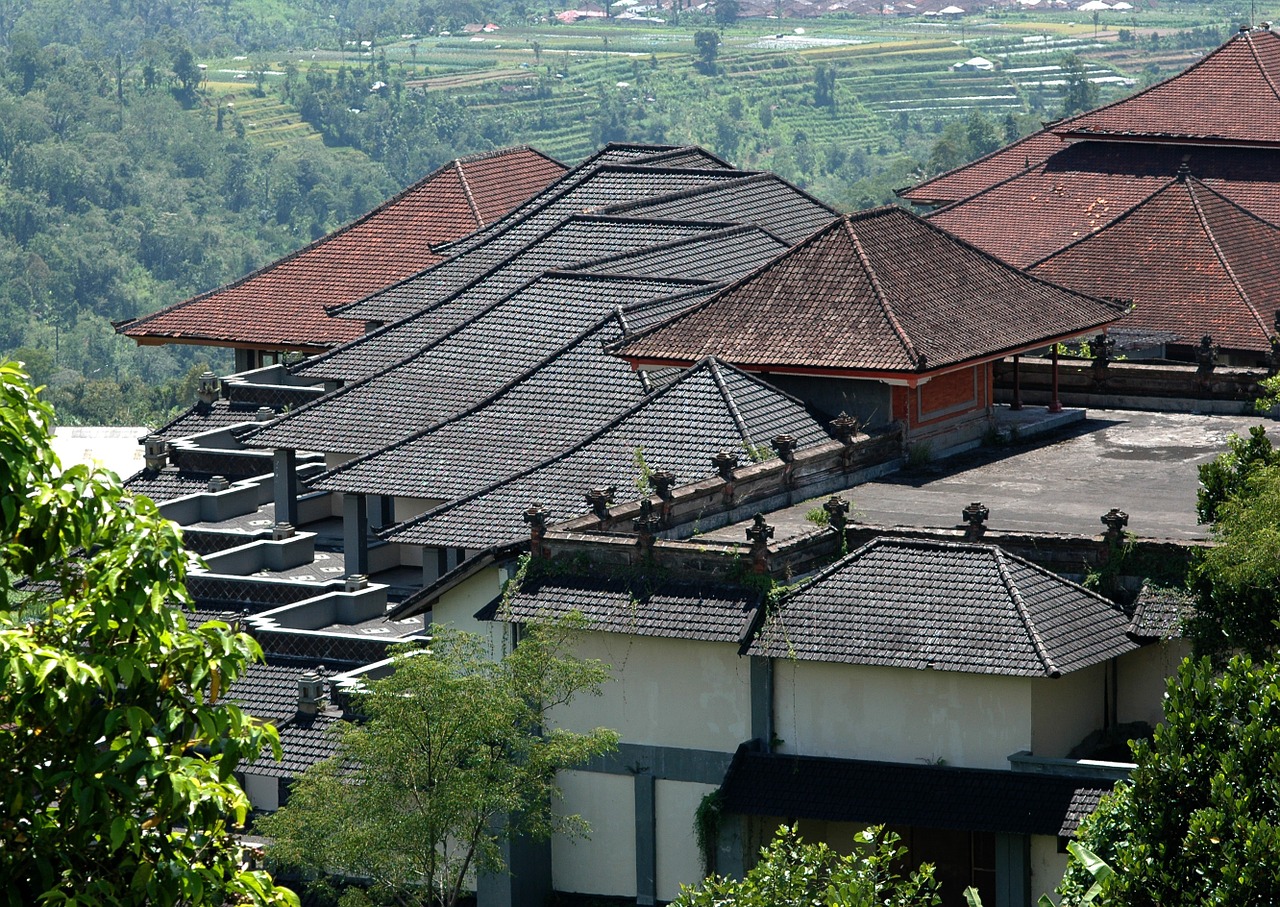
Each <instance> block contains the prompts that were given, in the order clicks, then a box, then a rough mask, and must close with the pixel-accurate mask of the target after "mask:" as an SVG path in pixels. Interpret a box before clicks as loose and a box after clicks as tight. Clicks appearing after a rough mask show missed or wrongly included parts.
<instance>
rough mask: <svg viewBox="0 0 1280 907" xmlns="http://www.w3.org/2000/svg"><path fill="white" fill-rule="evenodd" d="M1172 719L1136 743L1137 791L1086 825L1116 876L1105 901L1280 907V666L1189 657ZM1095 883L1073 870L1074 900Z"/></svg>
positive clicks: (1131, 905) (1084, 837) (1124, 789)
mask: <svg viewBox="0 0 1280 907" xmlns="http://www.w3.org/2000/svg"><path fill="white" fill-rule="evenodd" d="M1164 711H1165V720H1164V723H1163V724H1161V725H1160V726H1159V727H1158V728H1156V732H1155V739H1154V741H1152V742H1151V743H1147V742H1146V741H1140V742H1138V743H1135V744H1134V758H1135V760H1136V762H1137V768H1136V769H1135V771H1134V773H1133V776H1132V779H1131V782H1130V783H1129V784H1128V785H1122V786H1121V787H1119V788H1118V789H1117V792H1116V793H1115V794H1114V795H1112V796H1110V797H1108V798H1105V799H1104V801H1103V803H1102V805H1101V806H1100V807H1099V809H1098V811H1097V812H1095V814H1094V815H1093V816H1092V817H1090V818H1089V819H1088V820H1086V821H1085V823H1083V824H1082V825H1081V828H1080V831H1079V837H1080V839H1081V841H1082V843H1083V844H1084V845H1085V846H1086V847H1087V848H1089V849H1090V850H1091V851H1093V852H1094V853H1096V854H1097V855H1098V856H1099V857H1100V858H1102V859H1103V860H1105V861H1106V862H1107V863H1108V864H1110V865H1111V866H1112V867H1113V868H1114V869H1115V875H1114V876H1112V877H1111V878H1109V879H1108V880H1107V881H1105V882H1104V883H1103V886H1102V891H1103V897H1102V899H1101V900H1100V903H1103V904H1107V905H1116V907H1138V905H1143V907H1146V905H1154V904H1159V905H1162V907H1178V905H1187V907H1191V905H1197V907H1201V905H1223V907H1225V905H1236V904H1271V903H1276V902H1277V899H1280V789H1278V788H1277V786H1276V777H1277V774H1278V773H1280V665H1277V664H1276V663H1275V662H1256V663H1255V662H1254V661H1252V660H1250V659H1249V658H1248V657H1247V656H1238V657H1236V658H1233V659H1232V660H1231V661H1230V662H1229V663H1228V664H1227V665H1226V668H1225V670H1224V671H1223V672H1222V673H1221V674H1220V675H1218V674H1216V673H1215V670H1214V666H1213V664H1212V663H1211V662H1210V661H1209V660H1208V659H1200V660H1188V661H1186V662H1184V663H1183V664H1182V666H1181V668H1180V669H1179V671H1178V675H1177V677H1176V678H1173V679H1171V680H1170V683H1169V689H1168V696H1167V698H1166V701H1165V710H1164ZM1090 884H1091V882H1090V879H1089V878H1088V874H1087V868H1086V867H1084V866H1081V865H1074V866H1073V867H1072V868H1071V869H1070V870H1069V873H1068V877H1067V879H1066V880H1065V883H1064V886H1063V889H1062V894H1063V895H1064V903H1067V904H1077V903H1082V901H1081V900H1079V897H1080V896H1081V895H1082V894H1083V893H1084V892H1086V891H1087V888H1088V886H1089V885H1090Z"/></svg>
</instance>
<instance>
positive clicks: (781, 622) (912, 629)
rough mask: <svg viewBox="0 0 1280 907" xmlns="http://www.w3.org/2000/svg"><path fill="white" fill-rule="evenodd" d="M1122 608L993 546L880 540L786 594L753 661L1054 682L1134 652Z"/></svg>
mask: <svg viewBox="0 0 1280 907" xmlns="http://www.w3.org/2000/svg"><path fill="white" fill-rule="evenodd" d="M1128 627H1129V618H1128V616H1127V615H1126V614H1125V612H1124V611H1123V610H1122V609H1121V608H1120V606H1119V605H1116V604H1115V603H1114V602H1111V601H1109V600H1107V599H1105V598H1103V597H1102V596H1100V595H1097V594H1095V593H1093V592H1090V591H1089V590H1088V589H1085V588H1084V587H1082V586H1078V585H1076V584H1075V583H1072V582H1068V581H1067V580H1065V579H1062V578H1061V577H1059V576H1056V575H1055V574H1053V573H1050V572H1049V571H1048V570H1045V569H1044V568H1042V567H1038V566H1036V565H1035V564H1032V563H1031V562H1030V561H1026V560H1023V559H1022V558H1019V557H1016V556H1014V555H1012V554H1009V553H1008V552H1006V551H1004V550H1002V549H1000V548H997V547H995V546H994V545H973V544H964V543H957V542H932V541H918V540H911V539H887V538H878V539H876V540H874V541H872V542H869V543H868V544H866V545H864V546H862V547H861V548H859V549H858V550H857V551H855V552H853V553H852V554H850V555H849V556H848V557H846V558H844V559H842V560H840V561H837V562H836V563H835V564H833V565H831V566H830V567H828V568H827V569H826V570H824V571H822V572H821V573H819V574H818V575H817V577H815V578H814V579H813V580H812V581H811V582H810V583H808V584H807V585H805V586H804V587H802V588H801V589H800V590H799V591H797V592H795V593H793V594H791V595H789V596H787V597H786V598H784V599H783V601H782V602H781V605H780V607H779V608H778V609H777V610H776V611H775V612H774V613H773V615H771V616H770V617H768V618H767V619H766V621H765V623H764V625H763V626H762V627H761V629H760V631H759V632H758V633H757V635H756V637H755V639H754V640H753V641H752V643H751V644H750V645H749V647H748V651H749V653H750V654H752V655H771V656H775V657H779V658H782V657H786V658H799V659H801V660H805V661H833V662H843V663H846V664H865V665H882V666H888V667H900V668H917V669H919V668H933V669H936V670H939V671H963V672H968V673H977V674H1003V675H1007V676H1011V677H1056V676H1058V675H1060V674H1066V673H1069V672H1071V671H1075V670H1079V669H1080V668H1084V667H1088V666H1089V665H1094V664H1099V663H1101V662H1104V661H1106V660H1107V659H1109V658H1114V657H1115V656H1117V655H1121V654H1123V653H1125V652H1129V651H1132V650H1134V649H1137V648H1138V644H1137V643H1136V642H1135V641H1134V640H1132V639H1131V638H1130V637H1129V636H1128V634H1127V630H1128Z"/></svg>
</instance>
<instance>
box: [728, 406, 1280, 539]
mask: <svg viewBox="0 0 1280 907" xmlns="http://www.w3.org/2000/svg"><path fill="white" fill-rule="evenodd" d="M1028 408H1029V409H1030V408H1031V407H1028ZM1259 424H1262V425H1265V426H1267V428H1268V431H1269V433H1270V434H1271V435H1273V436H1274V435H1280V426H1277V424H1276V423H1275V422H1274V421H1272V420H1269V419H1265V418H1262V417H1259V416H1242V415H1202V414H1196V413H1157V412H1143V411H1136V410H1090V411H1089V412H1088V414H1087V418H1086V419H1085V420H1083V421H1079V422H1075V423H1074V424H1071V425H1068V426H1065V427H1063V428H1062V429H1060V430H1059V431H1058V432H1056V433H1054V434H1053V435H1050V436H1044V437H1039V438H1035V439H1033V440H1030V441H1026V442H1022V443H1019V442H1015V443H1013V444H1008V445H1003V446H999V447H984V448H981V449H979V450H976V451H973V452H971V453H966V454H960V455H957V456H955V457H951V458H948V459H945V460H940V461H936V462H932V463H929V464H927V465H925V466H924V467H922V468H917V469H910V470H909V469H904V470H902V471H901V472H897V473H893V474H891V475H888V476H885V477H884V478H881V479H878V480H876V481H873V482H868V483H866V484H863V485H858V486H855V487H853V488H850V489H848V490H847V491H845V492H843V493H842V497H844V498H845V499H846V500H848V501H849V502H850V504H851V507H850V516H852V517H854V518H855V519H857V520H858V521H859V522H863V523H868V524H871V525H876V526H885V527H919V528H925V527H928V528H952V527H956V526H957V525H959V524H960V523H961V516H960V512H961V511H962V510H963V509H964V508H965V506H966V505H967V504H969V503H970V502H971V501H981V502H982V503H983V504H985V505H986V506H987V507H988V508H989V509H990V511H991V516H990V517H989V519H988V520H987V526H988V528H990V529H994V530H1007V531H1015V532H1017V531H1039V532H1067V533H1075V534H1085V535H1096V534H1099V533H1101V532H1102V531H1103V526H1102V524H1101V522H1099V517H1101V516H1102V514H1104V513H1106V512H1107V511H1108V510H1110V509H1111V508H1112V507H1118V508H1120V509H1121V510H1123V511H1125V512H1126V513H1128V514H1129V527H1128V529H1129V531H1130V532H1132V533H1133V534H1135V535H1137V536H1140V537H1143V538H1168V539H1202V538H1206V537H1207V536H1208V531H1207V528H1206V527H1204V526H1200V525H1198V524H1197V523H1196V514H1195V503H1196V489H1197V487H1198V475H1197V468H1198V467H1199V466H1200V465H1201V464H1203V463H1207V462H1209V461H1210V460H1212V459H1213V458H1214V457H1216V456H1217V455H1218V454H1220V453H1222V452H1223V451H1224V450H1226V445H1227V438H1228V437H1229V436H1230V435H1231V434H1238V435H1245V434H1247V433H1248V431H1249V429H1250V428H1252V427H1253V426H1254V425H1259ZM822 500H823V499H815V500H813V501H808V502H805V503H803V504H798V505H796V506H794V507H790V508H787V509H786V510H782V511H777V512H775V513H771V514H770V515H769V522H770V524H771V525H774V526H775V530H776V535H775V538H776V539H779V540H781V539H783V538H788V537H792V536H795V535H798V534H800V533H803V532H808V531H811V530H812V529H813V528H814V525H813V524H812V523H809V522H807V521H806V520H805V518H804V515H805V513H807V512H808V511H809V510H811V509H812V508H813V507H815V506H818V505H819V504H820V503H821V501H822ZM746 525H749V521H748V523H745V524H737V525H735V526H732V527H725V528H724V529H721V530H718V531H716V532H714V533H710V534H709V535H710V536H711V537H722V538H726V539H734V540H740V539H742V538H744V536H743V534H742V533H743V528H744V527H745V526H746Z"/></svg>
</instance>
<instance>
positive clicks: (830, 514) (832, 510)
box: [822, 494, 849, 532]
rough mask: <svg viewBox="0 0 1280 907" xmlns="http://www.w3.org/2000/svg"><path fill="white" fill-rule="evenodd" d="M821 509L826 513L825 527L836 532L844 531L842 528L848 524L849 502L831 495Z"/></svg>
mask: <svg viewBox="0 0 1280 907" xmlns="http://www.w3.org/2000/svg"><path fill="white" fill-rule="evenodd" d="M822 509H823V510H825V511H826V512H827V525H828V526H830V527H831V528H832V529H834V530H835V531H836V532H842V531H844V527H845V526H846V525H848V523H849V502H848V501H846V500H845V499H844V498H842V497H840V496H839V495H835V494H833V495H832V496H831V497H830V498H828V499H827V502H826V503H825V504H823V505H822Z"/></svg>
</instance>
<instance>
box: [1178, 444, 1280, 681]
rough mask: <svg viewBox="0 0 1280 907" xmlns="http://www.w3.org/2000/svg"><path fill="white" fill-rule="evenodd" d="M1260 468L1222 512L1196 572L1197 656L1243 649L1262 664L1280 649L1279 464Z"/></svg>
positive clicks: (1193, 633) (1193, 629) (1192, 630)
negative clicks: (1209, 544)
mask: <svg viewBox="0 0 1280 907" xmlns="http://www.w3.org/2000/svg"><path fill="white" fill-rule="evenodd" d="M1261 463H1262V461H1261V460H1259V461H1255V463H1254V465H1253V467H1252V468H1251V469H1249V470H1248V471H1247V472H1246V473H1245V474H1244V475H1243V477H1242V478H1243V484H1242V485H1241V486H1240V487H1239V488H1238V489H1237V490H1236V491H1235V492H1234V493H1233V494H1231V495H1230V496H1229V497H1227V499H1226V500H1225V501H1223V502H1222V503H1220V504H1219V505H1218V506H1217V508H1216V510H1215V515H1216V518H1217V519H1216V522H1215V523H1214V527H1213V536H1214V541H1215V542H1216V544H1215V545H1214V546H1213V547H1212V548H1209V549H1208V550H1207V551H1205V552H1204V554H1203V555H1202V557H1201V558H1200V560H1199V562H1198V563H1197V564H1196V565H1195V567H1194V568H1193V571H1192V589H1193V590H1194V591H1195V593H1196V598H1197V602H1196V613H1195V615H1194V617H1192V619H1191V620H1190V621H1189V623H1188V627H1187V631H1188V635H1190V637H1191V638H1192V640H1193V641H1194V643H1195V647H1196V651H1197V653H1198V654H1208V655H1221V654H1222V653H1225V652H1227V651H1229V650H1231V649H1234V648H1240V649H1244V650H1245V651H1246V652H1249V653H1250V654H1251V655H1253V657H1254V658H1263V657H1266V656H1267V655H1268V654H1269V653H1274V652H1275V649H1276V647H1277V645H1280V628H1278V627H1277V625H1276V620H1277V619H1278V618H1280V464H1275V465H1265V466H1264V465H1261ZM1232 478H1233V480H1234V479H1235V477H1234V476H1233V477H1232Z"/></svg>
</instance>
